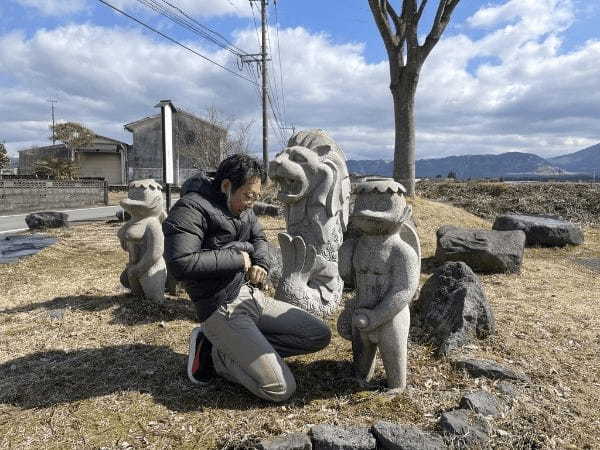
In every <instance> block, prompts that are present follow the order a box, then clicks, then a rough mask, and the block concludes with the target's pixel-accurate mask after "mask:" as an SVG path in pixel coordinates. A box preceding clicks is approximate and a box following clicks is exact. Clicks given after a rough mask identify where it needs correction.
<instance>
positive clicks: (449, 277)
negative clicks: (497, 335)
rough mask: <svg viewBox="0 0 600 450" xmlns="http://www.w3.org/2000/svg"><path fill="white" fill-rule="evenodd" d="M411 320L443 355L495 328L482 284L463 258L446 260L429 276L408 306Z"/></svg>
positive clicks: (490, 332) (485, 334) (481, 337)
mask: <svg viewBox="0 0 600 450" xmlns="http://www.w3.org/2000/svg"><path fill="white" fill-rule="evenodd" d="M411 323H412V324H413V326H414V328H415V329H418V330H419V333H420V334H421V337H422V338H423V340H425V341H427V342H429V343H431V344H433V345H434V346H435V347H436V348H437V349H438V352H439V353H440V354H442V355H447V354H448V353H449V352H451V351H453V350H455V349H457V348H459V347H461V346H463V345H465V344H467V343H469V342H471V341H473V340H475V339H476V338H478V339H484V338H486V337H488V336H489V335H491V334H493V333H494V332H495V328H496V325H495V324H496V322H495V319H494V312H493V310H492V307H491V306H490V304H489V302H488V300H487V298H486V296H485V292H484V290H483V285H482V284H481V281H480V280H479V278H478V277H477V275H475V273H473V271H472V270H471V269H470V268H469V266H467V265H466V264H465V263H463V262H447V263H445V264H444V265H442V266H441V267H439V268H438V269H437V270H436V271H435V272H434V273H433V275H432V276H431V277H429V279H428V280H427V281H426V282H425V284H424V285H423V287H422V288H421V293H420V295H419V299H418V300H417V301H416V302H414V303H413V305H412V307H411ZM419 333H415V334H419Z"/></svg>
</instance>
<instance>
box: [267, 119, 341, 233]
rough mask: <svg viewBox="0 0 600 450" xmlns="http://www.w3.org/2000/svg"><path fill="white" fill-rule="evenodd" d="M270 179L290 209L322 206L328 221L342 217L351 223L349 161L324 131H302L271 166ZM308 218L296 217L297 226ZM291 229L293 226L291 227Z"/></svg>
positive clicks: (299, 215) (294, 221)
mask: <svg viewBox="0 0 600 450" xmlns="http://www.w3.org/2000/svg"><path fill="white" fill-rule="evenodd" d="M269 176H270V177H271V178H272V179H273V181H275V182H277V183H278V184H279V185H280V191H279V196H278V197H279V199H280V200H281V201H282V202H284V203H287V204H288V205H290V206H299V204H300V203H301V202H305V204H303V205H302V206H303V207H304V209H305V208H306V207H314V206H317V205H320V206H322V207H323V208H324V209H325V211H326V214H327V217H334V216H336V215H340V222H341V224H342V228H343V229H345V228H346V225H347V223H348V207H349V202H348V200H349V197H350V179H349V177H348V169H347V167H346V158H345V156H344V153H343V152H342V151H341V150H340V148H339V147H338V146H337V144H336V143H335V142H334V141H333V139H331V138H330V137H329V136H327V134H326V133H325V132H324V131H322V130H307V131H299V132H297V133H296V134H294V135H293V136H292V137H291V138H290V140H289V141H288V146H287V147H286V148H285V149H284V150H283V151H282V152H281V153H279V154H278V155H277V156H276V157H275V159H274V160H273V161H271V163H270V165H269ZM304 218H305V215H303V214H299V213H294V214H293V216H292V221H293V223H296V222H298V221H301V220H302V219H304ZM288 225H289V224H288Z"/></svg>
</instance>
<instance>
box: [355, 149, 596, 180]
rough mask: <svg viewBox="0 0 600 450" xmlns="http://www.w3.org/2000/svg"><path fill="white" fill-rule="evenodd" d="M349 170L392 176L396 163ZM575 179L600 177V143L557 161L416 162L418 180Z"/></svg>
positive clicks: (526, 156)
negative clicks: (440, 178) (454, 176)
mask: <svg viewBox="0 0 600 450" xmlns="http://www.w3.org/2000/svg"><path fill="white" fill-rule="evenodd" d="M348 171H349V172H350V173H356V174H361V175H381V176H392V174H393V162H392V161H384V160H380V159H379V160H352V159H351V160H348ZM451 172H453V173H454V174H456V177H457V178H461V179H465V178H499V177H504V178H516V179H518V178H528V177H531V178H549V177H558V178H572V177H577V176H579V175H587V176H588V177H592V176H593V175H594V174H595V175H596V176H598V175H599V174H600V144H596V145H592V146H591V147H588V148H585V149H583V150H580V151H578V152H575V153H569V154H567V155H563V156H557V157H554V158H547V159H544V158H541V157H540V156H537V155H534V154H532V153H523V152H508V153H501V154H499V155H463V156H448V157H446V158H433V159H419V160H417V161H416V175H417V178H435V177H437V176H442V177H446V176H447V175H448V174H449V173H451Z"/></svg>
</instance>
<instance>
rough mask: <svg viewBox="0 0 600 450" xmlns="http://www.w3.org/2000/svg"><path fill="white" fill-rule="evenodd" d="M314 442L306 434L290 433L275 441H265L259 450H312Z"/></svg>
mask: <svg viewBox="0 0 600 450" xmlns="http://www.w3.org/2000/svg"><path fill="white" fill-rule="evenodd" d="M312 448H313V446H312V442H311V440H310V438H309V437H308V436H307V435H306V434H304V433H290V434H287V435H282V436H277V437H276V438H274V439H268V440H263V441H261V442H260V443H259V444H258V449H259V450H312Z"/></svg>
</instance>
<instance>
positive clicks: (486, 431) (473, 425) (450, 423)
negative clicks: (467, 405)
mask: <svg viewBox="0 0 600 450" xmlns="http://www.w3.org/2000/svg"><path fill="white" fill-rule="evenodd" d="M440 427H441V428H442V430H443V431H444V433H447V434H449V435H451V436H455V437H456V438H458V439H457V440H458V442H457V444H459V445H458V447H463V446H464V445H465V444H468V445H474V444H478V443H479V444H481V443H484V442H486V441H487V440H489V438H490V432H491V430H490V427H489V425H488V423H487V422H486V421H485V419H483V418H482V417H481V416H478V415H476V414H474V413H473V412H472V411H467V410H465V409H455V410H453V411H447V412H445V413H443V414H442V416H441V417H440Z"/></svg>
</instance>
